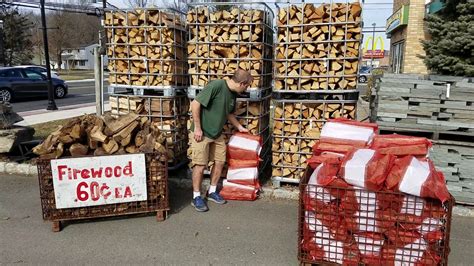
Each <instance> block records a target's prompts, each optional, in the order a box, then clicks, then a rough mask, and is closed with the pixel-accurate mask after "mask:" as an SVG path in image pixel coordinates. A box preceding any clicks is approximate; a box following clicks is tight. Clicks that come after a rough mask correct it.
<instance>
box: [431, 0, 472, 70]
mask: <svg viewBox="0 0 474 266" xmlns="http://www.w3.org/2000/svg"><path fill="white" fill-rule="evenodd" d="M426 21H427V28H428V32H429V33H430V34H431V39H430V40H426V41H424V42H423V47H424V49H425V52H426V57H425V58H424V61H425V64H426V65H427V67H428V68H429V69H430V70H431V71H433V72H437V73H439V74H443V75H456V76H474V26H473V25H474V2H473V1H469V0H446V5H445V7H444V9H443V10H441V11H440V12H439V13H437V14H433V15H429V16H428V17H427V19H426Z"/></svg>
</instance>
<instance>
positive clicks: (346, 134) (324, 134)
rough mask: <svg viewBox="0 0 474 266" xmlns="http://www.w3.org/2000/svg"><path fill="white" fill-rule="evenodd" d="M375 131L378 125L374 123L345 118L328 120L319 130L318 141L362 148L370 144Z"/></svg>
mask: <svg viewBox="0 0 474 266" xmlns="http://www.w3.org/2000/svg"><path fill="white" fill-rule="evenodd" d="M377 130H378V125H377V124H374V123H365V122H359V121H355V120H349V119H345V118H337V119H329V120H328V121H327V122H326V123H325V124H324V126H323V128H322V130H321V135H320V141H321V142H322V143H333V144H343V145H344V144H345V145H350V146H353V147H356V148H364V147H367V145H368V144H370V143H371V141H372V139H373V137H374V136H375V135H376V132H377Z"/></svg>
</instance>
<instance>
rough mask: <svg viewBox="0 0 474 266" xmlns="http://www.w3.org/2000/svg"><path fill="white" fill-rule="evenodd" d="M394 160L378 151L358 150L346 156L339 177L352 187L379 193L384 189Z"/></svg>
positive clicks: (392, 157)
mask: <svg viewBox="0 0 474 266" xmlns="http://www.w3.org/2000/svg"><path fill="white" fill-rule="evenodd" d="M394 160H395V157H394V156H392V155H383V154H380V153H379V152H378V151H376V150H372V149H357V150H354V151H352V152H350V153H349V154H347V155H346V157H345V158H344V161H343V162H342V167H341V170H340V173H339V176H340V177H341V178H342V179H344V180H345V181H346V182H347V183H349V184H351V185H354V186H357V187H363V188H367V189H369V190H373V191H378V190H381V189H382V188H383V186H384V182H385V179H386V178H387V175H388V173H389V171H390V167H391V166H392V163H393V162H394Z"/></svg>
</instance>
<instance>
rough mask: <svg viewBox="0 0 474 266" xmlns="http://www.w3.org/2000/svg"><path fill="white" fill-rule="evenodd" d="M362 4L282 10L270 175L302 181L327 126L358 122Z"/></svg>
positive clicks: (276, 70) (279, 178) (278, 26)
mask: <svg viewBox="0 0 474 266" xmlns="http://www.w3.org/2000/svg"><path fill="white" fill-rule="evenodd" d="M360 15H361V5H360V3H358V2H354V3H331V4H322V5H319V6H318V5H314V4H302V5H288V6H287V7H283V8H280V9H279V10H278V17H277V28H278V31H277V45H276V49H275V72H274V74H275V88H274V90H275V91H276V93H275V95H274V99H275V105H274V106H275V111H274V116H273V118H274V122H273V133H272V134H273V135H272V136H273V138H272V139H273V144H272V151H273V155H272V166H273V169H272V176H273V177H274V178H276V179H277V180H279V181H282V182H298V181H299V180H300V179H301V178H302V177H303V175H304V171H305V168H306V166H307V163H306V161H307V159H308V158H310V157H311V149H312V146H313V145H314V143H315V141H316V140H317V139H319V136H320V131H321V128H322V126H323V125H324V123H325V122H326V121H327V120H328V119H331V118H338V117H345V118H350V119H355V118H356V103H357V96H358V93H357V92H356V91H355V89H356V86H357V72H358V62H359V48H360V41H361V38H362V31H361V23H362V21H361V16H360Z"/></svg>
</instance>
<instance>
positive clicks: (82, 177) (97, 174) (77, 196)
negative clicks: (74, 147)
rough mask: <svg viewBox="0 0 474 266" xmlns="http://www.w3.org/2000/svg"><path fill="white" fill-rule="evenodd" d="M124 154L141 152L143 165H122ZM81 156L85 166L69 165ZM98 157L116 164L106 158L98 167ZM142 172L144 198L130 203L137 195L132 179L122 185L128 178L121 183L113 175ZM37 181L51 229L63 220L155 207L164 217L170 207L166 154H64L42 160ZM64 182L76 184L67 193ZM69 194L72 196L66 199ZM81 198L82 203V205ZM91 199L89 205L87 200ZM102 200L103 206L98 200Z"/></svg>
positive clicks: (132, 175) (131, 175)
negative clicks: (51, 223) (90, 155)
mask: <svg viewBox="0 0 474 266" xmlns="http://www.w3.org/2000/svg"><path fill="white" fill-rule="evenodd" d="M120 156H139V157H140V156H143V157H144V165H143V166H144V167H142V168H140V169H137V168H136V167H137V166H135V165H132V162H131V161H130V162H128V163H124V164H123V165H122V164H120V162H119V161H120ZM71 159H72V160H71ZM125 159H127V158H125ZM80 160H82V161H85V162H86V163H85V164H84V163H83V164H79V165H82V166H83V167H82V168H79V167H77V166H76V167H73V166H71V167H69V165H68V163H67V162H72V161H75V162H76V163H77V162H78V161H80ZM100 160H102V161H103V162H109V164H110V165H112V164H113V165H117V166H114V167H112V166H107V164H104V163H103V164H102V166H103V167H97V164H95V163H94V162H95V161H100ZM58 162H59V163H58ZM112 162H113V163H112ZM125 162H127V161H125ZM134 163H135V162H134ZM66 166H67V167H66ZM133 167H135V168H133ZM140 171H143V173H146V179H145V177H144V176H140V173H137V172H140ZM127 172H129V175H128V176H127V174H128V173H127ZM138 177H141V178H143V179H144V180H143V186H144V191H146V192H144V194H142V195H140V196H141V197H140V199H142V200H140V201H132V202H127V201H126V199H127V197H130V198H133V196H135V195H134V194H135V193H137V191H136V190H138V189H137V186H136V185H134V184H133V183H131V184H132V185H130V186H124V185H123V183H122V182H125V181H120V182H119V185H117V183H114V182H113V180H114V179H116V180H118V179H121V178H122V179H127V178H128V179H132V178H138ZM38 180H39V188H40V198H41V207H42V211H43V219H44V220H46V221H51V222H53V231H60V230H61V222H64V221H71V220H80V219H89V218H97V217H112V216H119V215H129V214H138V213H153V212H154V213H156V217H157V220H159V221H162V220H164V219H165V218H166V215H167V211H168V210H169V196H168V168H167V159H166V154H162V153H147V154H133V155H130V154H127V155H118V156H116V155H104V156H95V157H76V158H71V157H66V158H62V159H60V160H54V159H53V160H52V159H40V160H38ZM91 180H92V181H91ZM66 181H68V182H70V183H72V184H71V186H73V187H77V188H76V189H75V190H74V191H72V192H70V193H67V195H64V193H66V192H68V191H67V190H66V189H65V184H66ZM76 181H77V182H76ZM80 181H82V182H80ZM58 182H64V184H62V183H58ZM125 183H126V182H125ZM114 184H115V185H117V186H114ZM61 192H62V194H61ZM67 197H70V198H71V199H72V200H69V202H66V203H64V202H65V201H66V199H65V198H67ZM81 202H83V203H82V204H80V203H81ZM87 202H89V204H86V203H87ZM94 202H97V204H94ZM100 202H102V204H101V205H99V204H98V203H100Z"/></svg>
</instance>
